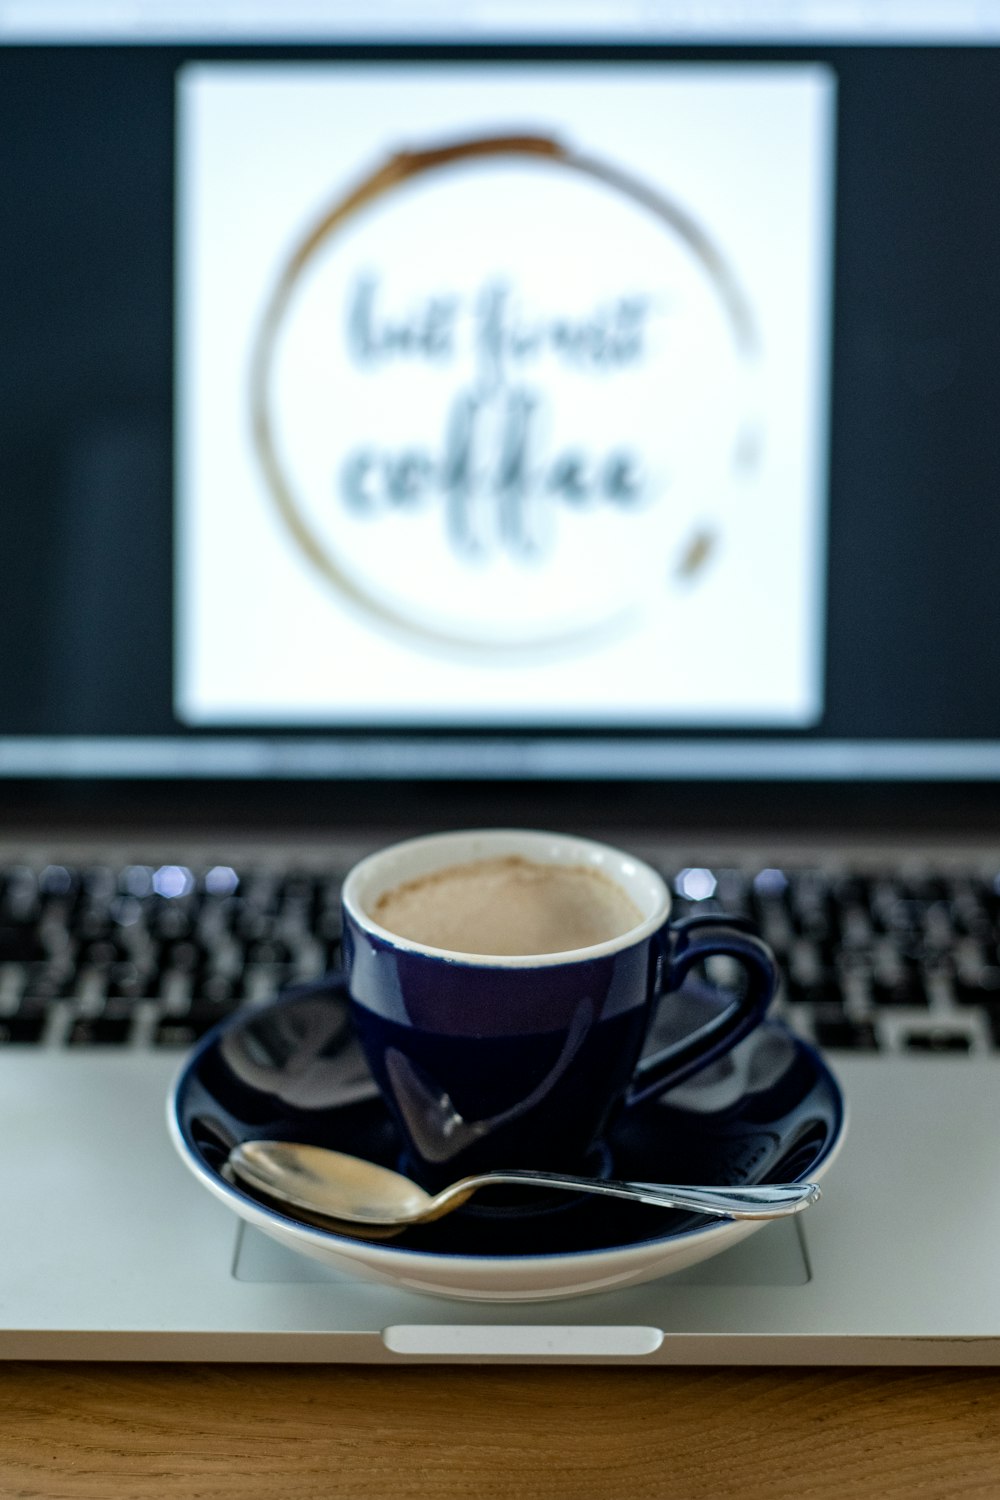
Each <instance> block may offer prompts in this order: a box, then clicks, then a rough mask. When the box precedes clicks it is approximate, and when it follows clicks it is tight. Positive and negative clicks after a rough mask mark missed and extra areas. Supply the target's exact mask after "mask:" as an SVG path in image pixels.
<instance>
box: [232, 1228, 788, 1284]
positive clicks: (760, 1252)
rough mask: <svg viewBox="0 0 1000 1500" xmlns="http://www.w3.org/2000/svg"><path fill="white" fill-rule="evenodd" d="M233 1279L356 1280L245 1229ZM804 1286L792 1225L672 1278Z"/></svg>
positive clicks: (760, 1234) (752, 1238)
mask: <svg viewBox="0 0 1000 1500" xmlns="http://www.w3.org/2000/svg"><path fill="white" fill-rule="evenodd" d="M233 1275H234V1276H235V1277H236V1279H237V1281H260V1282H265V1281H266V1282H324V1281H326V1282H329V1283H331V1284H340V1285H343V1283H344V1282H348V1281H355V1280H358V1279H359V1278H357V1277H354V1276H352V1275H351V1273H350V1272H349V1271H335V1270H333V1269H332V1268H330V1267H327V1266H324V1265H321V1264H320V1262H319V1261H316V1260H310V1259H309V1258H308V1256H305V1255H297V1254H296V1252H295V1251H294V1250H289V1249H287V1248H286V1247H285V1246H284V1245H279V1244H278V1242H277V1241H276V1240H272V1239H270V1238H269V1237H268V1236H267V1235H266V1234H261V1232H260V1230H259V1229H254V1228H252V1227H251V1226H250V1225H247V1224H241V1225H240V1227H239V1229H238V1230H237V1244H236V1254H235V1256H234V1258H233ZM808 1280H809V1262H808V1260H807V1257H806V1252H805V1243H804V1239H803V1234H802V1227H801V1225H800V1224H799V1223H798V1222H797V1220H795V1219H786V1220H785V1221H784V1222H782V1223H776V1224H768V1225H767V1226H766V1227H765V1228H763V1229H759V1230H758V1231H757V1233H756V1234H752V1235H751V1236H750V1238H749V1239H746V1240H742V1241H741V1242H740V1244H738V1245H734V1246H733V1248H732V1249H731V1250H725V1251H723V1253H722V1254H721V1255H715V1256H713V1257H712V1259H711V1260H705V1261H702V1263H701V1264H700V1265H697V1266H689V1267H688V1268H687V1270H686V1271H677V1272H676V1273H675V1274H674V1275H673V1276H671V1277H670V1283H671V1285H672V1286H805V1284H806V1282H807V1281H808ZM368 1284H369V1285H370V1284H371V1283H370V1282H369V1283H368Z"/></svg>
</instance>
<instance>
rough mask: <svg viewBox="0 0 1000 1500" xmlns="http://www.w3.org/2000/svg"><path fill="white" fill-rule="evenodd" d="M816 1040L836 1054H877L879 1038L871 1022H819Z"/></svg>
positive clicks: (816, 1028) (817, 1023) (816, 1027)
mask: <svg viewBox="0 0 1000 1500" xmlns="http://www.w3.org/2000/svg"><path fill="white" fill-rule="evenodd" d="M815 1034H816V1040H817V1042H818V1043H819V1045H820V1046H821V1047H829V1048H830V1050H831V1051H836V1052H877V1051H878V1047H879V1042H878V1036H877V1035H876V1032H875V1027H874V1026H873V1025H872V1023H871V1021H848V1020H843V1021H839V1020H838V1021H817V1022H816V1025H815Z"/></svg>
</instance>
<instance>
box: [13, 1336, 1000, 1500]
mask: <svg viewBox="0 0 1000 1500" xmlns="http://www.w3.org/2000/svg"><path fill="white" fill-rule="evenodd" d="M998 1397H1000V1377H998V1376H997V1375H995V1374H993V1373H992V1372H988V1373H983V1372H968V1371H957V1370H906V1371H896V1370H880V1371H857V1370H844V1371H832V1370H825V1371H816V1370H769V1371H762V1370H745V1371H743V1370H684V1371H669V1370H655V1371H654V1370H605V1369H535V1370H524V1369H513V1368H497V1367H491V1368H473V1367H468V1366H466V1367H464V1368H461V1369H458V1368H445V1367H433V1368H429V1367H425V1368H420V1369H407V1370H400V1369H380V1370H376V1369H362V1368H354V1367H342V1366H341V1367H337V1366H334V1367H330V1368H322V1367H316V1366H308V1367H306V1366H293V1367H274V1366H255V1365H248V1366H231V1365H227V1366H219V1365H216V1366H211V1365H205V1366H194V1365H74V1364H62V1365H40V1364H26V1365H21V1364H8V1365H5V1366H3V1367H2V1368H0V1496H2V1497H3V1500H8V1497H10V1500H14V1497H17V1500H29V1497H32V1500H33V1497H44V1500H56V1497H58V1500H92V1497H93V1500H98V1497H99V1500H111V1497H117V1496H126V1497H130V1500H147V1497H148V1500H153V1497H156V1500H174V1497H177V1500H180V1497H184V1500H257V1497H264V1496H267V1497H271V1496H274V1497H279V1496H280V1497H282V1500H313V1497H315V1500H319V1497H323V1500H331V1497H333V1500H340V1497H350V1500H375V1497H383V1496H392V1497H394V1500H410V1497H425V1496H427V1497H429V1496H434V1497H435V1500H450V1497H456V1500H457V1497H462V1500H466V1497H470V1496H474V1497H483V1500H500V1497H516V1500H536V1497H538V1500H541V1497H545V1500H554V1497H559V1500H562V1497H565V1500H652V1497H660V1496H670V1497H672V1500H688V1497H691V1500H695V1497H701V1496H705V1497H712V1496H729V1495H733V1496H738V1497H739V1500H786V1497H787V1500H826V1497H830V1500H833V1497H836V1500H850V1497H854V1496H859V1497H860V1496H864V1497H866V1500H867V1497H871V1496H881V1497H885V1500H897V1497H898V1500H904V1497H905V1500H912V1497H915V1496H917V1497H921V1500H923V1497H932V1500H936V1497H941V1500H952V1497H955V1496H962V1497H983V1500H986V1497H989V1500H996V1497H998V1496H1000V1399H998Z"/></svg>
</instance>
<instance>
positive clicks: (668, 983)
mask: <svg viewBox="0 0 1000 1500" xmlns="http://www.w3.org/2000/svg"><path fill="white" fill-rule="evenodd" d="M750 925H751V924H750V923H749V922H747V921H746V920H745V919H744V918H742V917H727V916H723V915H721V914H718V915H713V916H709V915H707V914H706V915H705V916H696V917H688V918H686V919H684V920H682V921H680V922H675V923H673V924H672V925H671V926H668V927H666V928H665V929H664V932H663V939H662V941H663V949H664V951H663V964H664V974H663V978H662V980H661V984H660V993H661V997H662V995H663V994H666V993H668V992H669V991H671V990H676V989H679V988H680V986H681V984H682V983H683V982H684V979H685V978H686V977H687V974H688V973H689V971H690V970H691V969H692V968H693V967H694V965H695V964H696V963H699V962H700V961H701V960H702V959H703V958H710V957H713V956H715V955H716V954H720V953H724V954H726V955H728V956H729V957H730V958H735V959H737V960H738V962H740V963H741V964H742V965H743V967H744V968H745V969H746V973H747V986H746V990H745V992H744V993H743V994H741V995H737V996H735V997H734V1000H733V1003H732V1005H730V1006H729V1007H728V1008H727V1009H726V1010H724V1011H722V1012H721V1014H719V1015H717V1016H713V1017H712V1019H711V1020H710V1021H708V1022H706V1024H705V1025H704V1026H700V1027H699V1028H698V1030H697V1031H693V1032H692V1033H691V1034H690V1036H686V1037H682V1038H681V1040H680V1041H678V1042H672V1043H671V1044H670V1046H669V1047H664V1048H662V1049H661V1050H660V1051H659V1052H655V1053H654V1054H653V1055H652V1057H645V1058H643V1060H642V1061H641V1062H640V1064H639V1066H638V1068H637V1069H636V1071H635V1073H634V1075H633V1078H632V1083H631V1085H630V1087H629V1091H628V1094H627V1095H626V1100H625V1103H626V1106H631V1105H633V1104H638V1103H640V1102H641V1101H642V1100H643V1099H648V1098H649V1097H650V1096H651V1095H653V1094H656V1093H659V1092H661V1091H662V1089H663V1088H664V1087H665V1086H666V1085H668V1084H669V1085H670V1086H671V1087H673V1086H674V1085H675V1084H679V1083H683V1082H684V1080H685V1079H686V1078H690V1077H691V1075H692V1073H696V1072H697V1071H698V1070H699V1068H703V1067H704V1066H705V1065H706V1064H707V1063H709V1062H712V1061H714V1059H715V1058H717V1057H721V1056H722V1054H723V1053H724V1052H728V1051H729V1049H730V1048H731V1047H734V1046H735V1045H736V1043H737V1042H739V1041H741V1040H742V1039H743V1037H745V1036H746V1035H747V1034H748V1033H749V1032H751V1031H752V1030H753V1028H754V1027H755V1026H756V1025H757V1023H758V1021H760V1020H761V1018H762V1017H763V1015H764V1012H765V1011H766V1010H767V1007H768V1006H769V1005H770V1003H771V1000H772V999H773V997H774V992H775V990H776V989H777V987H778V966H777V963H776V962H775V958H774V954H773V953H772V952H771V950H770V948H768V946H767V944H766V943H763V942H761V940H760V938H758V937H755V936H754V935H753V934H752V932H751V931H749V930H747V929H749V927H750Z"/></svg>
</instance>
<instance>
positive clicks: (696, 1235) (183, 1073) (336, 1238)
mask: <svg viewBox="0 0 1000 1500" xmlns="http://www.w3.org/2000/svg"><path fill="white" fill-rule="evenodd" d="M232 1024H233V1020H232V1018H231V1017H230V1018H227V1021H226V1022H224V1023H222V1025H221V1026H219V1027H216V1028H214V1029H213V1031H211V1032H209V1033H208V1034H207V1035H206V1036H205V1037H204V1038H203V1039H202V1041H201V1042H200V1043H199V1044H198V1046H197V1047H196V1048H195V1049H194V1051H193V1052H192V1053H191V1054H189V1056H188V1057H187V1058H186V1059H185V1061H184V1062H183V1063H182V1065H181V1067H180V1069H179V1071H178V1073H177V1076H176V1077H175V1079H174V1082H173V1084H172V1085H171V1088H170V1091H169V1093H168V1095H167V1129H168V1131H169V1134H170V1138H171V1141H172V1143H173V1145H174V1149H175V1150H176V1151H177V1153H178V1155H179V1156H180V1158H181V1160H182V1162H183V1163H184V1165H185V1166H186V1167H187V1168H188V1170H189V1171H190V1172H191V1173H192V1174H193V1175H194V1176H195V1177H196V1178H197V1179H198V1180H199V1181H200V1182H201V1183H202V1185H203V1186H204V1187H206V1188H207V1189H208V1190H209V1192H211V1193H212V1194H213V1195H214V1196H215V1197H216V1198H218V1199H219V1200H220V1202H222V1203H224V1204H225V1205H226V1206H227V1207H228V1208H229V1209H230V1210H231V1211H232V1212H234V1213H236V1214H237V1215H238V1216H239V1217H240V1218H241V1219H243V1220H244V1221H245V1222H253V1221H254V1220H256V1221H257V1222H258V1225H259V1227H263V1226H264V1225H267V1224H270V1225H272V1226H273V1227H274V1228H275V1229H277V1230H280V1231H281V1233H282V1235H291V1236H293V1237H295V1238H301V1239H304V1240H305V1241H306V1242H307V1243H309V1244H312V1245H315V1246H316V1247H324V1248H328V1249H330V1250H331V1252H338V1251H339V1252H340V1253H342V1254H345V1255H348V1256H350V1257H351V1258H354V1259H359V1258H363V1259H367V1258H368V1255H367V1254H365V1255H364V1256H361V1255H360V1254H359V1247H361V1246H363V1247H364V1249H365V1251H366V1252H370V1253H372V1254H373V1255H374V1258H375V1260H374V1263H376V1264H378V1265H384V1266H385V1267H386V1270H387V1271H388V1270H389V1269H390V1268H391V1267H393V1266H398V1267H399V1268H400V1269H402V1268H404V1267H410V1268H414V1267H419V1266H420V1264H421V1263H423V1264H425V1265H428V1266H435V1267H438V1268H441V1267H446V1266H447V1267H453V1268H454V1269H455V1270H456V1272H457V1273H458V1274H463V1273H465V1272H468V1271H471V1270H472V1268H475V1267H479V1268H484V1267H487V1266H491V1265H492V1266H495V1267H509V1268H515V1267H525V1268H527V1267H532V1266H537V1267H542V1266H544V1267H546V1268H550V1269H557V1268H558V1266H559V1263H560V1262H562V1263H564V1264H565V1265H566V1267H567V1268H569V1267H573V1266H577V1265H579V1264H580V1263H581V1262H583V1261H585V1260H587V1259H588V1258H591V1259H593V1258H595V1257H600V1256H609V1255H611V1256H615V1257H619V1256H620V1257H622V1258H623V1259H624V1260H625V1261H626V1262H627V1260H628V1259H630V1258H635V1259H637V1260H640V1259H643V1258H644V1257H646V1256H648V1255H649V1254H650V1253H652V1252H653V1251H655V1249H656V1247H657V1246H660V1247H663V1248H664V1249H665V1250H666V1249H667V1248H668V1247H669V1246H671V1245H688V1244H690V1243H691V1241H692V1240H699V1241H700V1242H701V1243H702V1244H703V1245H704V1246H705V1247H706V1249H707V1251H708V1253H709V1254H711V1253H712V1250H711V1247H712V1246H713V1245H714V1244H715V1243H716V1241H719V1240H721V1241H723V1242H724V1241H725V1240H726V1239H727V1237H731V1235H732V1231H733V1228H734V1227H735V1226H737V1225H739V1224H740V1223H741V1222H743V1221H738V1220H734V1219H729V1220H725V1221H723V1222H721V1223H712V1222H709V1223H706V1224H705V1225H703V1226H702V1225H694V1226H692V1227H691V1228H689V1229H686V1230H682V1231H680V1232H679V1233H673V1234H667V1235H663V1236H660V1237H657V1238H653V1239H644V1240H640V1241H637V1242H636V1241H633V1242H631V1243H629V1244H624V1245H603V1246H595V1247H589V1248H587V1249H581V1250H558V1251H552V1250H546V1251H534V1252H529V1253H527V1254H519V1255H510V1254H508V1255H491V1254H488V1253H486V1254H477V1255H462V1254H454V1253H451V1252H448V1253H442V1252H441V1251H434V1250H421V1249H412V1248H410V1247H409V1246H402V1245H393V1244H387V1243H385V1242H384V1241H379V1240H363V1239H361V1238H356V1237H354V1236H351V1235H340V1234H337V1233H335V1232H334V1231H333V1230H327V1229H320V1228H318V1227H316V1226H313V1225H311V1224H303V1223H302V1222H301V1221H300V1220H297V1219H294V1218H291V1217H290V1216H288V1215H286V1214H283V1213H281V1212H280V1211H279V1210H278V1209H272V1208H270V1207H269V1206H268V1205H266V1204H263V1203H261V1202H259V1201H258V1200H257V1199H254V1198H250V1197H249V1196H247V1195H246V1194H244V1193H242V1192H241V1191H240V1190H239V1189H238V1188H237V1187H235V1186H233V1185H232V1184H230V1183H227V1182H226V1181H225V1179H224V1178H222V1177H220V1176H218V1174H217V1173H215V1172H213V1171H212V1170H211V1169H210V1168H209V1167H207V1166H206V1165H205V1163H204V1162H203V1161H202V1160H201V1158H200V1156H198V1155H197V1154H196V1153H195V1152H194V1151H193V1150H192V1149H191V1147H190V1146H189V1144H188V1141H187V1139H186V1137H185V1135H184V1132H183V1130H182V1128H181V1125H180V1119H179V1113H180V1112H179V1108H178V1104H179V1099H180V1096H181V1093H182V1090H183V1088H184V1086H185V1085H186V1083H187V1081H188V1079H189V1078H190V1077H191V1075H192V1074H193V1072H194V1069H195V1067H196V1066H197V1064H198V1063H199V1061H200V1060H201V1058H202V1056H203V1055H204V1053H205V1052H206V1051H207V1050H208V1049H209V1047H210V1046H212V1045H213V1044H214V1041H215V1037H216V1036H217V1034H218V1033H219V1032H221V1031H222V1030H224V1029H225V1030H228V1029H229V1028H230V1027H231V1026H232ZM762 1025H763V1026H765V1027H781V1028H782V1029H783V1030H785V1031H786V1032H787V1033H788V1035H789V1036H791V1037H792V1039H793V1041H794V1042H795V1045H796V1048H797V1049H799V1050H800V1051H805V1052H807V1053H809V1054H810V1056H811V1057H812V1058H813V1059H814V1060H815V1062H816V1065H817V1071H818V1072H821V1073H824V1074H826V1076H827V1077H828V1079H829V1081H830V1083H831V1085H832V1087H833V1089H834V1091H835V1093H836V1096H837V1100H838V1102H839V1106H840V1120H839V1128H838V1129H837V1130H836V1131H835V1132H834V1133H833V1135H832V1138H831V1140H830V1142H829V1144H828V1146H827V1147H826V1149H825V1150H824V1152H823V1153H822V1155H821V1156H820V1157H819V1158H818V1160H817V1162H816V1163H815V1164H814V1165H813V1166H812V1167H811V1168H810V1169H809V1173H808V1180H809V1181H812V1182H817V1181H819V1180H820V1178H821V1177H823V1176H825V1174H826V1172H827V1171H828V1169H829V1167H830V1166H831V1165H832V1164H833V1161H834V1160H835V1158H836V1157H837V1156H838V1155H839V1154H840V1150H841V1148H842V1146H843V1144H844V1139H845V1136H846V1134H847V1126H848V1112H847V1101H846V1099H845V1097H844V1092H843V1090H842V1088H841V1086H840V1083H839V1081H838V1079H837V1077H836V1075H835V1074H834V1072H833V1070H832V1069H831V1068H830V1066H829V1064H828V1063H827V1061H826V1059H825V1058H824V1057H823V1055H822V1054H821V1053H820V1052H819V1051H818V1049H817V1048H815V1047H814V1046H812V1044H811V1043H810V1042H807V1041H806V1040H805V1039H804V1038H803V1037H800V1036H797V1035H796V1034H795V1033H794V1032H792V1031H790V1030H789V1029H788V1028H787V1027H786V1026H785V1025H784V1023H783V1022H780V1021H765V1022H763V1023H762ZM247 1210H248V1211H249V1212H247ZM759 1222H760V1223H761V1224H763V1223H766V1220H761V1221H759Z"/></svg>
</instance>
